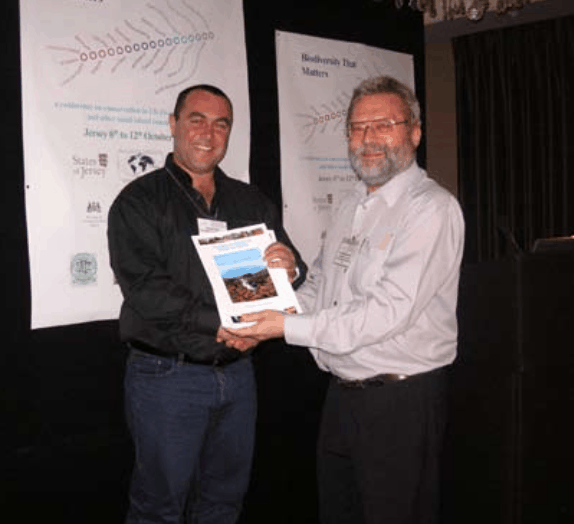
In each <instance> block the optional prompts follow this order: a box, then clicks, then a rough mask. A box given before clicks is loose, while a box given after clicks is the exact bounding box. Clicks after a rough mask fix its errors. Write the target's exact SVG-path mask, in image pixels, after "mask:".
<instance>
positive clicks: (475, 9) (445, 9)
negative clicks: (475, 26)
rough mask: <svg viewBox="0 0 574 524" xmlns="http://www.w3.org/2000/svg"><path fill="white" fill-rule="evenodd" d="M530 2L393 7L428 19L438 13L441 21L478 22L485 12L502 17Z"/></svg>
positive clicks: (400, 1) (412, 1)
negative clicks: (494, 13)
mask: <svg viewBox="0 0 574 524" xmlns="http://www.w3.org/2000/svg"><path fill="white" fill-rule="evenodd" d="M530 2H531V0H395V6H396V8H397V9H401V8H402V7H403V5H408V6H409V7H410V8H411V9H416V10H418V11H421V12H423V13H425V14H426V15H428V16H429V17H430V18H438V16H439V11H440V14H441V18H442V19H443V20H453V19H455V18H460V17H463V16H466V17H467V18H468V19H469V20H472V21H474V22H478V21H479V20H480V19H481V18H482V17H483V16H484V13H485V12H486V11H494V12H496V13H497V14H499V15H502V14H505V13H507V12H509V11H515V10H517V9H522V8H523V7H524V6H525V5H526V4H529V3H530Z"/></svg>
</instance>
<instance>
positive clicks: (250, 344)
mask: <svg viewBox="0 0 574 524" xmlns="http://www.w3.org/2000/svg"><path fill="white" fill-rule="evenodd" d="M216 340H217V342H225V345H226V346H227V347H230V348H234V349H237V350H238V351H249V350H250V349H253V348H254V347H255V346H256V345H257V344H259V340H257V339H255V338H253V337H238V336H235V335H234V334H233V333H232V332H231V331H229V330H228V329H225V328H224V327H223V326H219V329H218V330H217V335H216Z"/></svg>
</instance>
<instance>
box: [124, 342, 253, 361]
mask: <svg viewBox="0 0 574 524" xmlns="http://www.w3.org/2000/svg"><path fill="white" fill-rule="evenodd" d="M127 346H128V347H129V348H130V349H137V350H138V351H141V352H143V353H148V354H150V355H154V356H156V357H163V358H175V359H176V360H178V361H179V362H183V363H184V364H196V365H200V366H213V367H218V368H220V367H224V366H227V365H228V364H233V362H237V361H238V360H239V359H241V358H243V357H244V355H243V354H242V353H239V354H238V355H227V356H225V357H224V356H220V355H215V357H214V359H213V361H212V362H205V361H198V360H196V359H194V358H193V357H191V356H190V355H188V354H187V353H170V352H169V351H163V350H161V349H158V348H156V347H153V346H150V345H149V344H146V343H144V342H140V341H139V340H131V341H130V342H127Z"/></svg>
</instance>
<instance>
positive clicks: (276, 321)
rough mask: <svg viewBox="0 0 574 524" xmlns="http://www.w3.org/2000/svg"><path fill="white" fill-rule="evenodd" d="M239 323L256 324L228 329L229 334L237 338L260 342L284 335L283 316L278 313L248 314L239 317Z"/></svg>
mask: <svg viewBox="0 0 574 524" xmlns="http://www.w3.org/2000/svg"><path fill="white" fill-rule="evenodd" d="M241 322H256V324H254V325H253V326H250V327H246V328H241V329H230V330H229V332H230V333H231V334H232V335H235V336H237V337H249V338H252V339H255V340H257V341H258V342H261V341H263V340H269V339H270V338H281V337H282V336H283V334H284V331H283V324H284V322H285V314H284V313H281V312H280V311H273V310H270V309H268V310H267V311H261V312H260V313H248V314H245V315H241Z"/></svg>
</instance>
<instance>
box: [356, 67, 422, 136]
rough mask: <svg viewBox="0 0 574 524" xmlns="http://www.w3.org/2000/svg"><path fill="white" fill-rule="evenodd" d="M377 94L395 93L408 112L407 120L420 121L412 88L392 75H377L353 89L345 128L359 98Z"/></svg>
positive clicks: (419, 109)
mask: <svg viewBox="0 0 574 524" xmlns="http://www.w3.org/2000/svg"><path fill="white" fill-rule="evenodd" d="M379 94H390V95H397V96H398V97H399V98H400V99H401V100H402V101H403V102H404V104H405V106H406V107H407V109H408V111H409V112H410V116H409V121H410V122H411V123H413V124H420V123H421V108H420V105H419V101H418V100H417V97H416V95H415V94H414V92H413V90H412V89H411V88H410V87H409V86H407V85H406V84H403V83H402V82H399V81H398V80H397V79H396V78H393V77H392V76H379V77H375V78H368V79H367V80H363V81H362V82H361V83H360V84H359V85H358V86H357V87H356V88H355V90H354V91H353V96H352V97H351V102H350V103H349V110H348V111H347V130H348V129H349V122H350V121H351V113H352V112H353V108H354V106H355V104H356V103H357V102H358V101H359V99H360V98H361V97H363V96H365V95H379Z"/></svg>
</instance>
